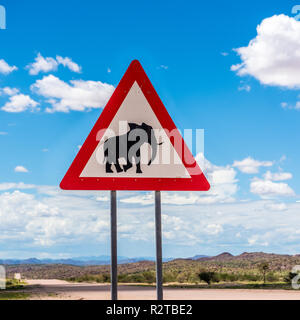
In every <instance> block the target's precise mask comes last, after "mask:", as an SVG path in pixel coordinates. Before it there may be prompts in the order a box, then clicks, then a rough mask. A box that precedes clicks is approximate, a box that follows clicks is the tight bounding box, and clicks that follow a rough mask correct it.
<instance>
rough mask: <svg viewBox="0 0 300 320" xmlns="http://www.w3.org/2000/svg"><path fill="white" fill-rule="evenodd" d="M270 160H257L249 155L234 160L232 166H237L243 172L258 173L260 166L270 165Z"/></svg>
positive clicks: (271, 163)
mask: <svg viewBox="0 0 300 320" xmlns="http://www.w3.org/2000/svg"><path fill="white" fill-rule="evenodd" d="M272 165H273V162H272V161H258V160H255V159H253V158H251V157H248V158H245V159H243V160H241V161H234V163H233V165H232V166H233V167H235V168H238V169H239V170H240V171H241V172H243V173H248V174H252V173H258V171H259V168H260V167H271V166H272Z"/></svg>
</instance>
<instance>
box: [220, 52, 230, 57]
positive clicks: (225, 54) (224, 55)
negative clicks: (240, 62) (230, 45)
mask: <svg viewBox="0 0 300 320" xmlns="http://www.w3.org/2000/svg"><path fill="white" fill-rule="evenodd" d="M221 55H222V56H223V57H227V56H228V55H229V53H228V52H221Z"/></svg>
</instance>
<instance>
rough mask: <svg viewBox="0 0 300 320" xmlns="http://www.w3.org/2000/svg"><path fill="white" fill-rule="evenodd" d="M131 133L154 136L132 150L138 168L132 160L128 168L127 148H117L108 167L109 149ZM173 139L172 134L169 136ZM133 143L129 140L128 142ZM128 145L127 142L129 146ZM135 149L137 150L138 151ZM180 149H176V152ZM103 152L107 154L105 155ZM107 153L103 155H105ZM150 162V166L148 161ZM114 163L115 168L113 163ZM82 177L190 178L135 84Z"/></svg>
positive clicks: (142, 139) (141, 141)
mask: <svg viewBox="0 0 300 320" xmlns="http://www.w3.org/2000/svg"><path fill="white" fill-rule="evenodd" d="M132 129H137V130H139V129H142V130H143V132H148V131H147V130H148V129H151V132H154V138H153V136H151V138H152V139H149V138H150V136H149V135H145V134H144V135H142V136H140V140H139V143H136V141H135V146H134V154H136V151H138V152H139V154H140V166H137V162H138V161H136V159H135V157H134V156H133V158H132V161H131V160H130V161H131V163H129V165H128V159H129V158H130V159H131V156H128V152H130V151H129V147H128V146H126V147H125V148H122V147H120V148H119V150H118V152H117V154H116V152H115V151H112V153H113V154H114V156H115V157H116V159H115V161H113V162H110V163H113V164H112V165H111V166H110V165H109V166H108V165H107V162H108V158H109V156H110V155H109V154H110V149H114V148H116V144H117V145H118V144H119V143H120V144H122V143H123V142H124V141H125V140H126V139H127V141H128V135H130V133H131V131H133V130H132ZM171 136H172V133H171ZM129 137H130V136H129ZM130 140H132V139H130V138H129V141H130ZM128 144H130V142H128ZM137 148H138V149H137ZM178 149H179V148H178ZM105 150H106V151H105ZM105 152H106V153H105ZM150 159H151V163H150V164H149V161H150ZM116 160H117V166H116V165H115V162H116ZM85 177H95V178H98V177H99V178H101V177H111V178H122V177H124V178H125V177H126V178H187V179H188V178H190V174H189V173H188V171H187V169H186V168H185V166H184V164H183V163H182V160H181V158H180V157H179V155H178V153H177V152H176V150H175V148H174V147H173V145H172V143H171V141H170V139H169V137H168V135H167V134H166V132H165V130H164V129H163V128H162V126H161V124H160V122H159V120H158V119H157V117H156V115H155V113H154V112H153V110H152V108H151V106H150V105H149V103H148V101H147V99H146V98H145V96H144V94H143V92H142V90H141V89H140V87H139V85H138V84H137V82H134V84H133V85H132V87H131V89H130V91H129V92H128V94H127V96H126V98H125V99H124V101H123V103H122V105H121V106H120V108H119V110H118V112H117V113H116V115H115V117H114V118H113V120H112V122H111V123H110V125H109V127H108V128H107V129H106V130H105V133H104V135H103V136H102V138H101V140H100V141H99V143H98V145H97V148H96V149H95V151H94V152H93V154H92V156H91V157H90V159H89V161H88V162H87V164H86V166H85V167H84V169H83V171H82V172H81V174H80V178H85Z"/></svg>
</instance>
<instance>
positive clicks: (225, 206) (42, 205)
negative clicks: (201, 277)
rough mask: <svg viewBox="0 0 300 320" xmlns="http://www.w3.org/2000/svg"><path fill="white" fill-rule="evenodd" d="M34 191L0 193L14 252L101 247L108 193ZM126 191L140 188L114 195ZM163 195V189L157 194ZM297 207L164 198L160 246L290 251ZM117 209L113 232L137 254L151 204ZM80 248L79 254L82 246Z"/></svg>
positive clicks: (297, 237) (149, 224)
mask: <svg viewBox="0 0 300 320" xmlns="http://www.w3.org/2000/svg"><path fill="white" fill-rule="evenodd" d="M16 187H19V188H18V189H21V188H22V187H23V188H24V190H25V189H26V188H29V187H30V185H24V184H19V185H17V184H15V183H12V184H10V183H7V184H6V186H5V185H3V186H2V189H3V190H14V189H15V188H16ZM33 187H34V186H33ZM0 189H1V185H0ZM36 189H37V191H38V193H37V195H34V194H32V191H30V194H29V193H28V194H27V193H25V191H23V192H20V191H18V190H16V191H12V192H4V193H0V243H1V245H2V246H5V244H6V243H8V241H9V250H11V252H13V251H14V250H20V244H21V243H22V248H24V252H26V250H28V249H26V248H30V250H31V251H30V252H31V254H32V255H33V254H34V255H35V253H34V252H36V251H34V250H44V252H45V254H46V253H47V250H48V249H47V248H51V253H52V254H54V253H56V254H57V255H58V254H59V253H60V252H61V247H62V246H63V247H64V250H65V251H64V253H67V252H70V249H72V250H74V251H75V252H76V250H82V249H80V248H82V247H85V246H86V245H88V244H93V243H94V244H95V247H94V249H95V248H96V249H95V250H96V252H97V250H98V248H99V247H100V248H106V247H107V243H109V205H108V204H107V203H106V202H107V201H104V200H107V199H108V198H109V194H108V193H107V192H103V193H100V194H99V192H92V193H91V192H86V193H85V192H75V191H71V192H65V191H60V190H59V189H58V187H54V186H36ZM128 194H131V196H136V195H139V194H140V193H138V192H130V193H128V192H119V193H118V198H119V199H122V198H128ZM151 194H152V193H151ZM167 194H168V193H166V192H163V193H162V199H164V198H165V197H166V195H167ZM181 194H182V193H180V195H181ZM195 194H197V193H195ZM97 198H99V199H98V201H97ZM149 198H150V197H149ZM99 201H101V203H99ZM272 208H273V209H272ZM299 210H300V204H299V203H277V202H272V201H266V200H259V201H248V202H239V201H236V202H234V203H220V202H219V203H214V204H209V205H206V204H201V206H199V203H195V204H191V205H189V207H188V208H187V207H186V206H184V205H180V206H173V205H169V204H166V203H164V205H163V214H162V221H163V237H164V243H165V245H166V248H167V247H170V246H173V248H174V250H176V252H177V255H179V256H183V255H185V253H186V252H187V251H186V250H187V248H188V247H191V250H192V251H193V252H194V251H195V250H197V251H198V253H203V250H204V248H205V250H207V251H206V252H205V253H206V254H209V251H210V250H212V251H213V252H215V251H219V252H221V251H224V247H229V246H230V248H232V250H234V251H242V250H244V251H245V250H246V248H247V246H249V245H250V244H251V245H252V248H253V250H260V249H261V248H263V247H266V246H268V251H276V252H279V251H281V252H292V253H296V252H298V251H299V245H298V244H299V241H300V233H299V230H300V221H299ZM119 211H120V215H119V219H118V224H119V228H118V230H119V237H120V239H121V241H122V243H124V245H125V246H126V245H127V244H128V242H126V241H129V243H130V245H133V244H135V245H137V251H136V252H137V253H136V255H142V254H143V253H141V252H143V250H144V245H146V246H147V245H148V244H151V243H152V242H153V232H154V218H153V207H152V206H149V207H143V208H142V209H141V207H140V206H134V205H130V207H128V206H127V204H124V203H122V202H121V204H120V205H119ZM283 211H284V213H283ZM283 215H284V218H283ZM283 219H284V220H283ZM123 241H124V242H123ZM145 243H146V244H145ZM180 246H184V247H180ZM78 248H79V249H78ZM79 252H80V254H81V255H82V251H79ZM7 254H8V253H7ZM84 254H85V253H84ZM186 254H189V253H186ZM73 256H74V254H73Z"/></svg>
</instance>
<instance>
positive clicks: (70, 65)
mask: <svg viewBox="0 0 300 320" xmlns="http://www.w3.org/2000/svg"><path fill="white" fill-rule="evenodd" d="M56 61H57V62H58V64H61V65H63V66H64V67H67V68H69V69H70V70H71V71H73V72H77V73H79V72H81V67H80V66H79V65H78V64H77V63H75V62H74V61H72V59H70V58H68V57H65V58H63V57H61V56H56Z"/></svg>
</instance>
